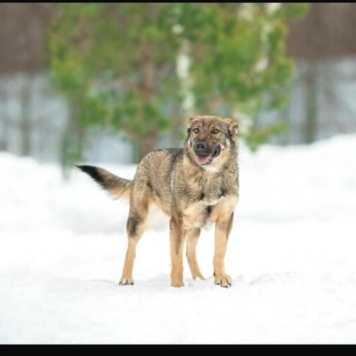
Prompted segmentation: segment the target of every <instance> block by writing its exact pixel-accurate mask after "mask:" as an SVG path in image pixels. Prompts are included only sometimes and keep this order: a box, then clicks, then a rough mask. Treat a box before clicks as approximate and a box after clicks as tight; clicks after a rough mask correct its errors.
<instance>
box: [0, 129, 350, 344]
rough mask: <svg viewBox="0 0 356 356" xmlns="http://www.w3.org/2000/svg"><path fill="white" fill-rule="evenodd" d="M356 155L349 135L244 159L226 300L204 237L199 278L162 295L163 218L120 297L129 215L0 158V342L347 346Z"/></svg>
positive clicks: (165, 277) (165, 278) (84, 188)
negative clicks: (132, 282) (201, 276)
mask: <svg viewBox="0 0 356 356" xmlns="http://www.w3.org/2000/svg"><path fill="white" fill-rule="evenodd" d="M355 148H356V135H348V136H339V137H335V138H333V139H330V140H327V141H323V142H319V143H316V144H314V145H311V146H298V147H287V148H280V147H272V146H265V147H263V148H262V149H261V150H260V151H258V153H257V154H256V155H253V154H251V153H250V152H249V151H248V150H246V149H245V148H243V147H241V150H240V158H239V162H240V170H241V176H240V177H241V198H240V203H239V205H238V208H237V213H236V218H235V225H234V228H233V231H232V236H231V237H230V240H229V245H228V251H227V256H226V269H227V271H228V273H229V274H230V275H231V276H232V278H233V285H232V287H231V288H229V289H224V288H220V287H218V286H215V285H214V283H213V279H212V257H213V230H208V231H204V232H203V235H202V237H201V239H200V241H199V244H198V259H199V261H200V265H201V269H202V272H203V273H204V274H205V276H206V277H207V279H206V280H205V281H193V280H192V279H191V277H190V275H189V270H188V268H186V269H185V284H186V286H185V287H184V288H179V289H176V288H172V287H170V286H169V272H170V257H169V237H168V225H167V222H168V220H167V219H166V218H165V217H163V216H162V215H160V214H154V215H153V217H152V224H151V226H150V227H149V229H148V230H147V231H146V234H145V235H144V236H143V238H142V240H141V241H140V243H139V245H138V251H137V257H136V264H135V269H134V278H135V285H134V286H126V287H120V286H118V285H117V282H118V280H119V277H120V274H121V268H122V264H123V260H124V254H125V250H126V235H125V222H126V217H127V213H128V204H127V203H124V202H120V201H115V200H112V199H110V198H109V197H108V196H107V194H106V193H105V192H103V191H102V190H100V189H99V188H98V187H97V186H96V185H95V184H94V183H93V182H92V181H91V180H90V178H89V177H87V176H86V175H84V174H83V173H81V172H79V171H78V172H74V174H73V176H72V178H71V180H70V181H68V182H63V181H62V180H61V175H60V170H59V168H58V167H57V166H53V165H48V164H39V163H37V162H35V161H34V160H32V159H30V158H26V159H25V158H18V157H15V156H13V155H9V154H6V153H0V167H1V171H0V343H1V344H6V343H10V344H24V343H37V344H38V343H41V344H44V343H46V344H49V343H57V344H58V343H60V344H64V343H65V344H70V343H81V344H88V343H96V344H98V343H100V344H103V343H114V344H152V343H154V344H167V343H169V344H181V343H185V344H221V343H224V344H227V343H229V344H242V343H243V344H266V343H267V344H270V343H274V344H310V343H312V344H329V343H337V344H340V343H348V344H350V343H352V344H353V343H356V240H355V239H356V234H355V222H356V220H355V218H356V149H355ZM91 163H93V162H91ZM103 166H104V168H107V169H110V170H112V171H113V172H114V173H117V174H119V175H121V176H123V177H126V178H131V177H132V176H133V173H134V170H135V167H134V166H117V165H107V164H105V165H103Z"/></svg>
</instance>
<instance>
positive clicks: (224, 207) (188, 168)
mask: <svg viewBox="0 0 356 356" xmlns="http://www.w3.org/2000/svg"><path fill="white" fill-rule="evenodd" d="M237 131H238V126H237V124H236V122H234V121H233V120H231V119H228V118H220V117H217V116H206V115H196V116H193V117H191V118H190V119H189V124H188V133H187V137H186V139H185V142H184V147H183V148H171V149H161V150H156V151H153V152H151V153H149V154H147V156H145V157H144V158H143V159H142V161H141V162H140V163H139V165H138V167H137V171H136V174H135V176H134V178H133V180H127V179H123V178H119V177H117V176H115V175H113V174H112V173H110V172H108V171H106V170H104V169H102V168H98V167H93V166H87V165H83V166H78V168H80V169H81V170H82V171H84V172H86V173H88V174H89V175H90V176H91V177H92V178H93V179H94V180H95V181H96V182H97V183H99V184H100V185H101V186H102V187H103V188H104V189H106V190H107V191H108V192H110V193H111V194H112V195H113V196H116V197H124V196H125V197H129V199H130V212H129V217H128V220H127V234H128V247H127V252H126V258H125V264H124V268H123V272H122V277H121V280H120V285H132V284H133V278H132V270H133V265H134V259H135V252H136V245H137V242H138V240H139V239H140V237H141V235H142V234H143V232H144V228H145V222H146V218H147V215H148V212H149V208H150V206H151V204H152V203H156V204H157V205H158V206H159V207H160V208H161V209H162V210H163V212H164V213H166V214H167V215H168V216H169V217H170V243H171V262H172V270H171V285H172V286H173V287H182V286H184V281H183V245H184V242H185V240H186V242H187V249H186V256H187V259H188V264H189V267H190V271H191V274H192V277H193V278H194V279H195V278H197V277H198V278H201V279H204V277H203V275H202V274H201V272H200V269H199V266H198V263H197V259H196V244H197V242H198V238H199V235H200V229H201V228H202V227H204V226H206V225H208V224H211V223H215V252H214V259H213V267H214V280H215V284H219V285H220V286H222V287H229V286H230V285H231V278H230V276H229V275H227V274H226V272H225V266H224V258H225V252H226V246H227V241H228V237H229V234H230V231H231V228H232V223H233V216H234V210H235V206H236V204H237V201H238V191H239V180H238V173H239V172H238V164H237V136H236V134H237Z"/></svg>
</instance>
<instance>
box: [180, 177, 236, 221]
mask: <svg viewBox="0 0 356 356" xmlns="http://www.w3.org/2000/svg"><path fill="white" fill-rule="evenodd" d="M231 198H232V196H231V195H229V194H228V190H227V188H226V184H225V183H224V180H223V179H215V180H205V181H203V180H202V181H201V182H200V184H199V185H197V187H196V188H195V189H194V190H193V191H192V194H191V199H189V201H187V205H186V207H185V209H184V213H183V215H184V221H185V225H186V226H190V227H199V228H200V227H203V226H206V225H209V224H212V223H214V222H215V221H216V218H217V216H218V215H219V214H220V213H221V212H222V211H223V210H224V211H225V210H227V211H230V210H232V209H233V205H234V202H233V201H232V200H231Z"/></svg>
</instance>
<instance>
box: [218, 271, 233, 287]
mask: <svg viewBox="0 0 356 356" xmlns="http://www.w3.org/2000/svg"><path fill="white" fill-rule="evenodd" d="M231 282H232V279H231V277H230V276H229V275H227V274H219V273H214V283H215V284H216V285H219V286H220V287H223V288H229V287H231Z"/></svg>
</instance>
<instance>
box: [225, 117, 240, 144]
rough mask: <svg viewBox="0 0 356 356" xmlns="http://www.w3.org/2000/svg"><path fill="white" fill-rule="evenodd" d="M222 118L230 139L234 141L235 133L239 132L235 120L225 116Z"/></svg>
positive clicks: (235, 138)
mask: <svg viewBox="0 0 356 356" xmlns="http://www.w3.org/2000/svg"><path fill="white" fill-rule="evenodd" d="M224 120H225V121H226V123H227V125H228V130H229V134H230V136H231V138H232V140H233V141H234V142H236V140H237V137H236V135H237V133H238V132H239V126H238V125H237V122H236V121H234V120H232V119H230V118H225V119H224Z"/></svg>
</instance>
